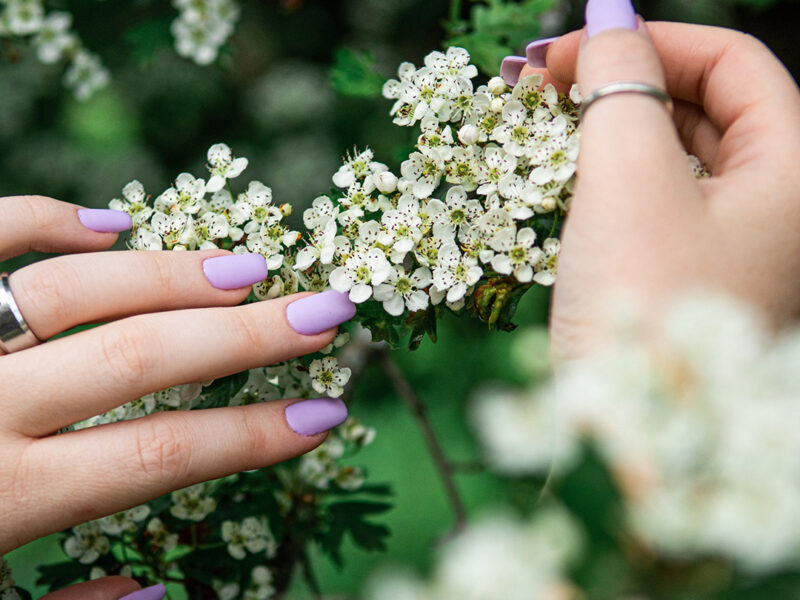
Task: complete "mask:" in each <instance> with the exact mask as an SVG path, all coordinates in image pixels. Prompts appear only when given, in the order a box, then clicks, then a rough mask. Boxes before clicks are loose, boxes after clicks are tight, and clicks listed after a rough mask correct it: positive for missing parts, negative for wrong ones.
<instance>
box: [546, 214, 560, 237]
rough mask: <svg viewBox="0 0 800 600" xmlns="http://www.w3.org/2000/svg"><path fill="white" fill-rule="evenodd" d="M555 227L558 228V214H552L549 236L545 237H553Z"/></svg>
mask: <svg viewBox="0 0 800 600" xmlns="http://www.w3.org/2000/svg"><path fill="white" fill-rule="evenodd" d="M556 227H558V213H557V212H555V213H553V226H552V227H551V228H550V234H549V235H548V236H547V237H549V238H551V237H553V236H554V235H555V233H556Z"/></svg>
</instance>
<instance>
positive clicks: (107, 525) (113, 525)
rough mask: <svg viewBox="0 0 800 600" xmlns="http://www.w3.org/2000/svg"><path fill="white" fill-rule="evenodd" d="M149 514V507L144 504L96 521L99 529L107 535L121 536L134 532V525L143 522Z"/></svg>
mask: <svg viewBox="0 0 800 600" xmlns="http://www.w3.org/2000/svg"><path fill="white" fill-rule="evenodd" d="M149 514H150V507H149V506H147V505H146V504H143V505H142V506H135V507H134V508H131V509H129V510H124V511H122V512H118V513H117V514H114V515H111V516H108V517H104V518H102V519H100V520H99V521H98V523H99V524H100V529H102V530H103V533H105V534H108V535H121V534H122V533H124V532H133V531H136V524H137V523H138V522H139V521H144V520H145V519H146V518H147V516H148V515H149Z"/></svg>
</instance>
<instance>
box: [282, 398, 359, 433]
mask: <svg viewBox="0 0 800 600" xmlns="http://www.w3.org/2000/svg"><path fill="white" fill-rule="evenodd" d="M284 414H285V415H286V422H287V423H288V424H289V427H291V428H292V431H294V432H295V433H299V434H300V435H317V434H318V433H322V432H323V431H328V430H329V429H331V428H333V427H336V426H337V425H341V424H342V423H344V422H345V420H346V419H347V406H345V404H344V402H342V401H341V400H339V399H338V398H313V399H311V400H302V401H301V402H295V403H294V404H290V405H289V406H287V407H286V410H285V411H284Z"/></svg>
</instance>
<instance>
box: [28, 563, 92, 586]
mask: <svg viewBox="0 0 800 600" xmlns="http://www.w3.org/2000/svg"><path fill="white" fill-rule="evenodd" d="M37 570H38V571H39V578H38V579H37V580H36V585H44V586H47V589H48V590H50V591H53V590H60V589H61V588H65V587H67V586H68V585H71V584H73V583H75V582H77V581H81V580H82V579H84V577H85V575H86V574H87V573H86V572H85V571H88V569H87V568H86V567H83V566H82V565H80V564H78V563H77V562H75V561H71V560H70V561H66V562H60V563H55V564H52V565H41V566H39V567H37Z"/></svg>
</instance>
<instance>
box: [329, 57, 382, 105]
mask: <svg viewBox="0 0 800 600" xmlns="http://www.w3.org/2000/svg"><path fill="white" fill-rule="evenodd" d="M374 62H375V61H374V60H373V58H372V55H371V54H370V53H369V52H367V51H366V50H361V51H356V50H350V49H348V48H339V49H338V50H337V51H336V55H335V57H334V61H333V66H332V67H331V85H333V89H335V90H336V91H337V92H339V93H340V94H342V95H344V96H352V97H356V98H377V97H379V96H380V95H381V88H382V87H383V82H384V78H383V77H382V76H381V75H380V74H378V73H376V72H375V68H374Z"/></svg>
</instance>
